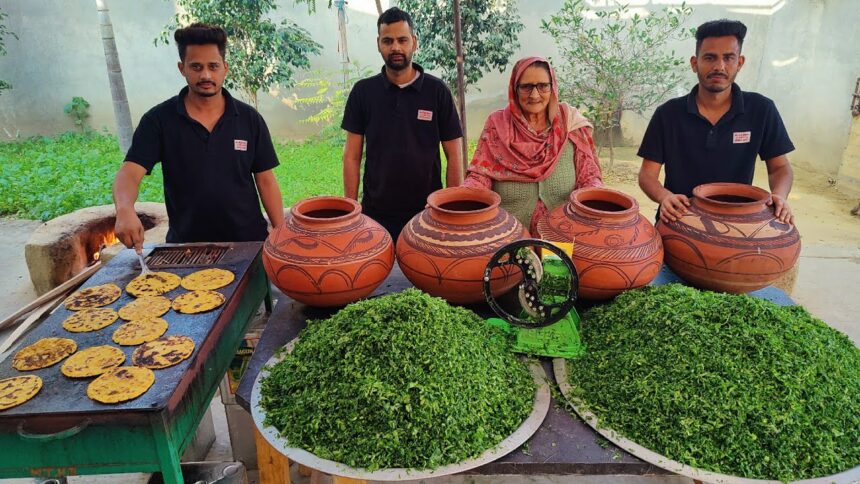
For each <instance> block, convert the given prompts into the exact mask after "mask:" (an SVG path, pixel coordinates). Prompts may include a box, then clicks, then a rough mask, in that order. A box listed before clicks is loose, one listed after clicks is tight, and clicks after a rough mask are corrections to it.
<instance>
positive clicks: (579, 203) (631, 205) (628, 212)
mask: <svg viewBox="0 0 860 484" xmlns="http://www.w3.org/2000/svg"><path fill="white" fill-rule="evenodd" d="M592 200H599V201H602V202H609V203H613V204H615V205H618V206H620V207H622V208H623V210H600V209H597V208H593V207H589V206H588V205H585V203H583V202H588V201H592ZM569 201H570V204H571V205H573V207H574V208H575V209H576V211H577V212H580V213H584V214H589V215H599V216H601V217H610V218H626V217H630V216H632V215H636V214H638V213H639V202H638V201H637V200H636V199H635V198H633V197H632V196H630V195H628V194H626V193H624V192H622V191H619V190H613V189H612V188H606V187H587V188H580V189H578V190H574V191H572V192H570V197H569Z"/></svg>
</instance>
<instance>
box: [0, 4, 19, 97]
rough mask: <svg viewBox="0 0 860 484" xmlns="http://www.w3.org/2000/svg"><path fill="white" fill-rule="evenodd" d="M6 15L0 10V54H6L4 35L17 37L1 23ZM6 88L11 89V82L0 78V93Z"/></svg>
mask: <svg viewBox="0 0 860 484" xmlns="http://www.w3.org/2000/svg"><path fill="white" fill-rule="evenodd" d="M8 16H9V15H8V14H6V13H3V11H2V10H0V56H3V55H6V43H5V37H14V38H15V40H17V39H18V36H17V35H15V32H12V31H11V30H9V28H8V27H6V25H5V24H4V23H3V21H4V20H5V19H6V17H8ZM6 89H12V84H9V83H8V82H6V81H4V80H3V79H0V94H2V93H3V91H5V90H6Z"/></svg>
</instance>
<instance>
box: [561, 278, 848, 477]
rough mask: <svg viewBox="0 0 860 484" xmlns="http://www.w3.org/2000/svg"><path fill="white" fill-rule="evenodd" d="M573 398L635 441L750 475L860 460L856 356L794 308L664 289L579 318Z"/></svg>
mask: <svg viewBox="0 0 860 484" xmlns="http://www.w3.org/2000/svg"><path fill="white" fill-rule="evenodd" d="M583 329H584V339H585V341H586V343H587V344H588V352H587V353H586V355H585V356H584V357H582V358H579V359H576V360H572V361H570V362H569V364H568V368H569V370H570V378H569V380H570V383H571V384H572V385H573V387H574V388H575V395H576V396H577V397H578V398H580V399H582V400H583V401H584V402H585V405H586V406H587V407H588V408H589V409H590V410H592V411H593V412H594V413H595V414H596V415H597V416H598V418H599V419H600V422H601V425H602V426H605V427H609V428H612V429H615V430H616V431H618V432H620V433H621V434H622V435H625V436H626V437H628V438H630V439H631V440H634V441H636V442H638V443H639V444H641V445H643V446H645V447H647V448H649V449H652V450H654V451H656V452H659V453H661V454H663V455H665V456H667V457H669V458H671V459H674V460H677V461H679V462H683V463H685V464H689V465H692V466H695V467H700V468H703V469H707V470H711V471H716V472H721V473H726V474H732V475H739V476H743V477H748V478H767V479H781V480H794V479H805V478H812V477H821V476H825V475H831V474H835V473H838V472H841V471H845V470H847V469H850V468H852V467H854V466H857V465H860V350H858V348H857V347H856V346H854V344H853V343H852V342H851V341H850V340H849V339H848V338H847V337H846V336H845V335H843V334H842V333H839V332H838V331H836V330H834V329H832V328H830V327H828V326H827V325H826V324H824V323H823V322H821V321H820V320H818V319H815V318H814V317H812V316H810V315H809V313H807V312H806V310H804V309H803V308H801V307H797V306H795V307H780V306H777V305H775V304H773V303H770V302H767V301H764V300H761V299H756V298H753V297H750V296H736V295H727V294H718V293H713V292H704V291H698V290H696V289H693V288H689V287H685V286H681V285H677V284H672V285H667V286H660V287H646V288H642V289H640V290H635V291H628V292H626V293H624V294H622V295H620V296H618V297H617V298H616V299H615V301H613V302H612V303H610V304H607V305H604V306H599V307H595V308H593V309H592V310H591V311H589V312H588V313H587V314H586V315H585V319H584V321H583Z"/></svg>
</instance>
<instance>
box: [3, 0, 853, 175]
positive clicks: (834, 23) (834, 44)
mask: <svg viewBox="0 0 860 484" xmlns="http://www.w3.org/2000/svg"><path fill="white" fill-rule="evenodd" d="M590 1H591V3H592V4H593V5H597V6H599V5H600V4H601V2H602V1H603V0H590ZM279 3H280V8H279V11H278V15H279V16H288V17H289V18H291V19H293V20H294V21H296V22H297V23H298V24H299V25H301V26H302V27H304V28H305V29H307V30H308V31H310V33H311V35H312V36H313V37H314V39H315V40H316V41H317V42H319V43H320V44H322V45H323V53H322V55H320V56H317V57H314V58H313V60H312V63H313V69H319V70H324V71H325V70H328V71H335V70H336V69H337V68H338V66H339V65H340V61H341V57H340V54H339V53H338V52H337V40H336V39H337V35H336V34H337V20H336V14H335V11H333V10H327V9H326V3H327V2H325V1H322V0H320V1H318V4H319V5H318V7H319V10H318V11H317V12H316V13H314V14H309V13H308V12H307V8H306V6H305V5H294V2H291V1H286V0H281V1H280V2H279ZM387 3H388V2H385V1H384V0H383V5H384V6H385V5H386V4H387ZM629 3H630V4H631V6H633V7H634V8H639V9H643V11H646V10H648V11H651V10H656V9H660V8H663V7H664V6H666V5H667V4H669V5H674V4H678V3H679V2H676V1H674V0H630V1H629ZM687 3H688V4H690V5H691V6H692V7H693V8H694V14H693V17H692V18H691V19H690V20H689V21H688V24H687V25H688V26H689V27H693V26H696V25H698V24H700V23H701V22H704V21H706V20H710V19H714V18H722V17H729V18H737V19H739V20H742V21H743V22H744V23H746V24H747V26H748V27H749V33H748V35H747V41H746V43H745V44H744V54H745V55H746V57H747V63H746V66H745V67H744V69H743V70H742V72H741V73H740V75H739V76H738V83H739V84H740V85H741V87H742V88H743V89H746V90H753V91H758V92H761V93H762V94H764V95H766V96H768V97H770V98H772V99H774V101H775V102H776V103H777V106H778V108H779V109H780V112H781V113H782V115H783V118H784V120H785V122H786V125H787V127H788V130H789V133H790V135H791V136H792V139H793V140H794V142H795V145H796V146H797V148H798V149H797V151H796V152H795V153H793V154H792V155H791V159H792V161H794V162H799V163H805V164H807V165H810V166H813V167H815V168H816V169H817V170H819V171H823V172H826V173H832V174H834V175H835V174H836V173H837V171H838V170H839V166H840V164H841V162H842V153H843V152H844V151H845V147H846V144H847V139H848V133H849V130H850V123H851V116H850V113H849V111H848V106H849V103H850V94H851V91H852V90H853V85H854V82H855V80H856V78H857V76H858V75H860V57H858V56H857V55H856V52H854V49H855V46H856V45H860V31H858V30H857V29H856V25H858V24H860V7H858V4H857V2H856V0H692V1H688V2H687ZM561 4H562V0H521V1H520V3H519V12H520V15H521V17H522V20H523V24H524V25H525V29H524V31H523V32H522V34H521V36H520V44H521V47H520V48H519V49H518V51H517V52H516V53H515V55H514V59H513V60H515V59H516V58H519V57H522V56H526V55H535V54H537V55H543V56H547V57H550V58H552V60H553V61H554V62H555V63H558V62H559V61H560V59H558V52H557V50H556V48H555V44H554V42H553V41H552V39H551V38H550V37H549V36H547V35H546V34H544V33H543V32H542V31H541V30H540V27H539V25H540V21H541V19H545V18H547V17H548V16H549V15H550V14H551V13H553V12H555V11H557V10H558V9H559V8H560V6H561ZM372 5H373V2H372V1H368V0H353V1H351V2H350V7H349V9H348V11H347V12H348V13H347V20H348V24H347V30H348V34H347V37H348V46H349V54H350V59H351V60H352V61H355V62H358V63H359V64H361V65H363V66H367V67H369V68H371V69H372V71H373V72H375V71H376V69H378V68H379V66H380V65H381V61H380V59H379V54H378V53H377V51H376V48H375V37H376V23H375V22H376V13H375V11H374V10H373V8H372ZM109 7H110V13H111V19H112V22H113V25H114V32H115V34H116V42H117V48H118V50H119V54H120V61H121V64H122V68H123V74H124V78H125V84H126V90H127V93H128V97H129V102H130V108H131V114H132V120H133V122H134V124H135V125H136V124H137V122H138V120H139V119H140V117H141V116H142V115H143V114H144V113H145V112H146V110H147V109H149V108H150V107H152V106H153V105H155V104H157V103H159V102H161V101H163V100H164V99H166V98H168V97H170V96H173V95H175V94H176V93H177V92H178V91H179V89H180V88H181V87H182V86H183V85H184V80H183V79H182V77H181V76H180V75H179V73H178V71H177V69H176V61H177V55H176V51H175V47H174V46H173V45H169V46H165V45H159V46H154V45H153V39H154V38H155V37H156V36H157V35H158V34H159V32H160V31H161V29H162V27H163V26H164V24H165V23H166V22H167V21H168V19H169V18H170V17H171V16H172V15H173V13H174V11H175V6H174V4H173V3H172V2H170V1H163V0H141V1H131V0H111V1H110V2H109ZM0 9H2V11H3V12H6V13H7V14H8V15H9V17H8V18H7V19H6V21H5V23H6V25H7V26H8V27H9V29H10V30H12V31H13V32H15V33H16V34H17V35H18V37H19V39H18V40H15V39H14V38H7V39H6V48H7V50H8V54H7V55H6V56H4V57H0V79H4V80H7V81H9V82H11V83H12V84H13V86H14V89H13V90H12V91H6V92H4V93H3V94H2V95H0V139H6V140H9V139H14V138H15V137H16V136H17V137H27V136H32V135H36V134H54V133H58V132H62V131H66V130H69V129H72V128H73V124H72V121H71V119H70V118H69V117H68V116H67V115H65V114H64V113H63V105H64V104H66V103H68V102H69V101H70V100H71V98H72V97H73V96H83V97H84V98H85V99H87V100H88V101H89V102H90V103H91V105H92V107H91V108H90V113H91V118H90V120H89V121H90V124H91V125H92V126H93V127H94V128H96V129H101V128H106V129H108V130H113V126H114V120H113V109H112V107H111V98H110V89H109V86H108V80H107V74H106V69H105V63H104V54H103V51H102V43H101V38H100V34H99V26H98V16H97V13H96V9H95V4H94V2H92V0H34V1H23V0H0ZM418 35H419V45H420V36H421V33H420V32H418ZM669 48H670V49H673V50H674V51H675V52H676V53H677V54H678V55H679V56H681V57H684V58H688V57H689V56H690V55H692V53H693V50H694V43H693V41H686V42H684V43H675V44H672V45H670V46H669ZM467 55H468V53H467ZM419 57H420V51H419ZM685 72H686V74H685V75H686V79H687V82H686V85H685V86H684V88H683V89H679V90H678V92H676V93H675V95H683V94H685V93H686V92H687V91H688V89H689V88H690V87H691V86H692V85H693V84H695V82H696V80H695V76H694V75H693V73H692V72H690V71H689V70H687V71H685ZM300 75H303V76H308V75H315V76H317V77H318V76H319V75H320V74H319V73H317V74H310V73H302V74H300ZM335 76H336V75H335ZM508 76H509V68H507V69H505V71H504V72H501V73H500V72H491V73H487V74H486V75H485V77H484V79H482V80H481V81H480V82H479V83H477V84H476V85H474V86H471V87H470V89H469V92H468V94H467V105H468V112H467V128H468V134H469V137H470V138H475V137H477V135H478V134H479V133H480V130H481V128H482V127H483V123H484V120H485V119H486V116H487V114H489V113H490V112H491V111H492V110H494V109H498V108H500V107H503V106H504V105H505V104H506V102H507V101H506V99H507V97H506V90H507V82H508ZM301 94H304V95H307V94H309V93H308V92H304V93H301ZM295 95H296V90H295V89H275V90H273V91H272V92H269V93H260V95H259V109H260V111H261V113H262V114H263V116H264V117H265V118H266V120H267V122H268V124H269V127H270V129H271V131H272V133H273V135H275V136H276V137H278V138H281V139H283V138H294V139H297V138H304V137H307V136H309V135H312V134H314V133H315V132H317V131H318V130H319V127H318V126H313V125H309V124H305V123H301V122H300V120H302V119H304V118H306V117H307V116H309V115H310V114H312V113H313V109H312V108H297V107H295V105H294V103H293V99H294V97H295ZM650 114H651V112H646V113H644V115H637V114H635V113H625V115H624V117H623V120H622V123H623V124H622V126H623V132H624V136H625V139H626V141H627V143H628V144H632V145H636V144H638V142H639V140H640V139H641V136H642V133H643V132H644V129H645V127H646V126H647V121H648V119H649V117H650Z"/></svg>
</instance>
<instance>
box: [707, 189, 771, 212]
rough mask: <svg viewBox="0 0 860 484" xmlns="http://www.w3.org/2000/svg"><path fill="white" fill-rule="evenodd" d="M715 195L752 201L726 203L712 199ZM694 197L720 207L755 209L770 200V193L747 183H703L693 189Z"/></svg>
mask: <svg viewBox="0 0 860 484" xmlns="http://www.w3.org/2000/svg"><path fill="white" fill-rule="evenodd" d="M714 195H733V196H737V197H744V198H749V199H750V201H749V202H726V201H722V200H715V199H713V198H711V197H712V196H714ZM693 196H694V197H695V198H698V199H700V200H701V201H704V202H707V203H708V204H709V205H711V204H713V205H715V206H718V207H754V206H758V205H762V204H764V203H766V202H767V200H768V199H769V198H770V192H768V191H767V190H765V189H763V188H759V187H757V186H754V185H748V184H746V183H703V184H701V185H699V186H697V187H695V188H693Z"/></svg>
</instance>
